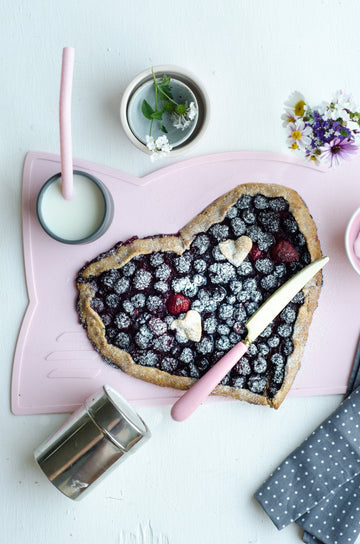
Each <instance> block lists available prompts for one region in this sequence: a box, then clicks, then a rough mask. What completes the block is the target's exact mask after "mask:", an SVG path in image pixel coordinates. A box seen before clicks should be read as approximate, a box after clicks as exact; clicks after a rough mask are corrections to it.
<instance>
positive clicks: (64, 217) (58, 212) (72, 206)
mask: <svg viewBox="0 0 360 544" xmlns="http://www.w3.org/2000/svg"><path fill="white" fill-rule="evenodd" d="M73 179H74V193H73V198H72V199H71V200H66V199H65V198H64V197H63V196H62V193H61V173H59V174H56V175H55V176H52V177H51V178H50V179H48V180H47V181H46V183H45V184H44V185H43V187H42V188H41V190H40V193H39V196H38V198H37V203H36V213H37V216H38V219H39V222H40V224H41V226H42V228H43V229H44V230H45V232H46V233H47V234H48V235H49V236H51V237H52V238H54V239H55V240H57V241H58V242H62V243H64V244H87V243H89V242H93V241H94V240H96V239H97V238H99V237H100V236H102V235H103V234H104V233H105V231H106V230H107V229H108V227H109V226H110V224H111V221H112V218H113V215H114V203H113V199H112V197H111V194H110V192H109V191H108V189H107V188H106V187H105V186H104V185H103V184H102V183H101V181H100V180H98V179H97V178H95V177H94V176H92V175H90V174H88V173H86V172H81V171H79V170H74V175H73Z"/></svg>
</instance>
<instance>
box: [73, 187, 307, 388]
mask: <svg viewBox="0 0 360 544" xmlns="http://www.w3.org/2000/svg"><path fill="white" fill-rule="evenodd" d="M243 235H246V236H248V237H249V238H251V240H252V241H253V247H252V249H251V251H250V253H249V254H248V256H247V257H246V259H245V260H244V261H243V262H242V263H241V264H240V265H239V266H235V265H234V264H232V263H231V262H229V261H228V260H227V259H226V258H225V257H224V255H223V253H222V252H221V251H219V242H222V241H224V240H229V239H230V240H236V239H237V238H238V237H239V236H243ZM115 250H116V247H115V248H113V250H111V251H110V252H109V254H110V253H111V252H114V251H115ZM103 256H104V255H102V257H103ZM309 262H310V254H309V252H308V249H307V246H306V240H305V237H304V236H303V234H302V233H301V232H300V231H299V227H298V225H297V223H296V221H295V219H294V217H293V215H292V214H291V212H290V211H289V204H288V202H287V201H286V200H285V199H284V198H282V197H277V198H269V197H265V196H264V195H261V194H257V195H255V196H250V195H243V196H241V197H240V198H239V199H238V201H237V202H236V203H235V204H234V205H233V206H232V207H231V208H230V209H229V210H228V212H227V214H226V217H225V218H224V220H223V221H222V222H221V223H218V224H215V225H212V226H211V227H210V229H209V230H208V231H207V232H202V233H200V234H198V235H197V236H196V237H195V239H194V240H193V242H192V244H191V246H190V248H189V249H188V250H187V251H185V252H184V253H183V254H182V255H180V256H179V255H177V254H175V253H171V252H158V253H153V254H150V255H138V256H136V257H134V258H133V259H132V260H131V261H130V262H129V263H127V264H126V265H124V266H123V267H122V268H119V269H112V270H109V271H106V272H103V273H102V274H101V275H99V276H96V277H92V278H90V280H84V279H83V278H81V275H80V276H79V280H78V281H90V282H91V286H92V288H93V289H94V291H95V295H94V297H93V298H92V301H91V307H92V309H93V310H94V311H95V312H97V313H98V314H99V316H100V318H101V320H102V322H103V324H104V326H105V335H106V339H107V342H108V343H109V344H111V345H113V346H115V347H117V348H120V349H124V350H126V351H127V352H128V353H129V354H130V355H131V357H132V358H133V360H134V361H135V363H137V364H139V365H143V366H148V367H154V368H157V369H160V370H163V371H165V372H168V373H170V374H173V375H177V376H188V377H192V378H199V377H201V376H202V375H203V374H204V373H205V372H206V371H207V370H208V369H209V368H210V367H211V366H212V365H213V364H214V363H215V362H216V361H218V360H219V359H220V358H221V357H222V356H223V355H224V354H225V353H226V352H227V351H228V350H229V349H230V348H231V347H232V346H234V345H235V344H236V343H237V342H239V341H240V340H242V339H244V338H245V336H246V333H247V331H246V328H245V323H246V321H247V320H248V319H249V317H250V316H251V315H252V314H253V313H254V312H255V311H256V310H257V309H258V308H259V306H260V305H261V304H262V302H263V301H264V300H266V299H267V298H268V297H269V296H270V295H271V294H272V293H273V292H274V291H275V290H276V289H277V288H278V287H279V286H280V285H281V284H282V283H284V282H285V281H286V280H287V279H288V278H289V277H291V276H292V275H293V274H294V273H295V272H297V271H298V270H300V269H301V268H303V267H304V266H305V265H307V264H308V263H309ZM303 303H304V296H303V294H302V293H299V294H298V295H297V296H296V297H294V299H293V300H292V301H291V302H290V303H289V304H288V306H287V307H286V308H285V309H284V310H283V311H282V312H281V313H280V315H279V316H278V317H277V318H276V319H275V320H274V321H273V323H271V324H270V325H269V326H268V327H267V328H266V329H265V330H264V331H263V333H262V334H261V335H260V337H259V338H258V339H257V341H256V342H254V344H252V345H251V346H250V349H249V351H248V353H247V354H246V355H245V356H244V357H243V358H242V359H241V360H240V361H239V362H238V363H237V365H235V367H234V368H233V369H232V370H231V372H230V373H229V374H228V375H227V376H226V377H225V378H224V380H223V381H222V385H227V386H230V387H234V388H243V389H247V390H249V391H251V392H253V393H256V394H258V395H264V396H266V397H268V398H273V397H274V396H275V395H276V393H277V392H278V390H279V389H280V388H281V385H282V383H283V380H284V373H285V366H286V363H287V359H288V357H289V356H290V355H291V353H292V351H293V342H292V335H293V328H294V324H295V321H296V319H297V315H298V310H299V308H300V307H301V305H302V304H303ZM189 309H192V310H196V311H197V312H199V313H200V315H201V323H202V335H201V339H200V341H199V342H194V341H190V340H188V339H187V338H186V337H184V336H182V335H180V334H178V332H177V330H176V329H174V328H172V327H171V324H172V322H173V321H174V319H181V318H182V317H184V316H185V313H186V312H187V311H188V310H189Z"/></svg>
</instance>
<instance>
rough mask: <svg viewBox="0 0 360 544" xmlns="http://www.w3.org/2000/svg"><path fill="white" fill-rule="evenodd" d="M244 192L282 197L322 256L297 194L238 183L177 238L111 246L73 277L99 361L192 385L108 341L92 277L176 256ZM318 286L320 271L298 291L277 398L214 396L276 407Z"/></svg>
mask: <svg viewBox="0 0 360 544" xmlns="http://www.w3.org/2000/svg"><path fill="white" fill-rule="evenodd" d="M244 194H247V195H252V196H254V195H257V194H260V195H264V196H265V197H269V198H274V197H283V198H285V199H286V200H287V202H288V203H289V211H290V212H291V213H292V214H293V216H294V218H295V220H296V222H297V224H298V227H299V230H300V231H301V233H302V234H303V235H304V237H305V239H306V243H307V249H308V252H309V254H310V258H311V261H314V260H316V259H318V258H320V257H321V248H320V243H319V240H318V236H317V230H316V226H315V223H314V221H313V219H312V217H311V215H310V213H309V211H308V209H307V207H306V205H305V203H304V202H303V200H302V199H301V197H300V196H299V195H298V193H297V192H295V191H294V190H292V189H289V188H287V187H284V186H281V185H276V184H263V183H247V184H243V185H239V186H237V187H235V188H234V189H233V190H231V191H229V192H228V193H226V194H224V195H222V196H221V197H220V198H218V199H217V200H215V201H214V202H213V203H211V204H210V205H209V206H208V207H207V208H205V209H204V210H203V211H202V212H201V213H200V214H199V215H197V216H196V217H195V218H194V219H193V220H192V221H190V222H189V223H188V224H187V225H186V226H185V227H184V228H182V229H181V231H180V232H179V234H177V235H172V236H159V237H151V238H144V239H137V238H135V239H133V240H131V241H129V242H127V243H125V244H119V245H118V246H115V248H114V249H113V250H112V251H111V252H109V254H105V255H104V256H100V257H99V258H98V259H96V260H94V261H93V262H91V263H90V264H89V265H87V266H85V267H84V268H83V269H82V270H81V271H80V273H79V276H78V279H77V287H78V290H79V299H78V310H79V315H80V318H81V322H82V323H83V325H84V326H85V327H86V329H87V333H88V337H89V339H90V340H91V342H92V343H93V345H94V346H95V348H96V350H98V351H99V353H100V354H101V355H102V357H103V358H105V359H106V360H108V361H110V362H111V363H113V364H115V365H117V366H119V367H120V368H121V369H122V370H123V371H124V372H126V373H127V374H130V375H132V376H134V377H136V378H140V379H141V380H145V381H148V382H151V383H154V384H156V385H160V386H163V387H174V388H176V389H188V388H189V387H191V385H192V384H193V383H194V381H195V380H194V379H192V378H190V377H185V376H177V375H172V374H170V373H168V372H165V371H163V370H159V369H157V368H154V367H147V366H142V365H139V364H136V363H135V362H134V360H133V359H132V357H131V355H130V354H129V353H128V352H127V351H125V350H123V349H120V348H118V347H116V346H114V345H112V344H110V343H108V342H107V340H106V336H105V326H104V323H103V322H102V320H101V318H100V316H99V314H98V313H97V312H96V311H94V310H93V309H92V308H91V300H92V298H93V296H94V293H95V292H94V289H93V288H92V287H91V279H92V278H94V277H96V276H99V275H100V274H102V273H103V272H105V271H109V270H112V269H117V268H121V267H123V266H124V265H125V264H126V263H128V262H129V261H131V259H133V258H134V257H135V256H138V255H144V254H150V253H155V252H159V251H161V252H168V251H169V252H174V253H176V254H177V255H181V254H182V253H184V251H186V250H187V249H188V248H189V247H190V245H191V243H192V242H193V240H194V238H195V236H196V235H197V234H199V233H204V232H206V231H207V230H208V229H209V228H210V227H211V226H212V225H214V224H215V223H220V222H221V221H223V220H224V218H225V216H226V214H227V212H228V210H229V208H231V207H232V206H233V205H234V204H235V203H236V202H237V200H238V199H239V198H240V197H241V196H242V195H244ZM321 283H322V274H321V272H319V273H318V274H317V275H316V276H315V277H314V278H313V279H312V280H311V281H310V282H308V284H307V285H306V286H305V287H304V289H303V293H304V295H305V302H304V304H303V305H302V306H301V307H300V309H299V312H298V315H297V318H296V321H295V325H294V330H293V334H292V337H291V339H292V341H293V344H294V350H293V352H292V354H291V355H290V356H289V357H288V359H287V364H286V370H285V377H284V380H283V383H282V385H281V387H280V389H279V390H278V392H277V393H276V395H275V396H273V397H271V398H268V397H267V396H266V395H264V394H257V393H253V392H251V391H249V390H247V389H241V388H235V387H230V386H224V385H218V386H217V387H216V388H215V389H214V391H213V394H215V395H225V396H230V397H233V398H236V399H239V400H244V401H247V402H250V403H254V404H262V405H269V406H271V407H274V408H278V407H279V406H280V404H281V403H282V401H283V399H284V398H285V396H286V394H287V393H288V391H289V389H290V387H291V385H292V383H293V380H294V378H295V376H296V373H297V371H298V369H299V367H300V363H301V358H302V355H303V351H304V347H305V343H306V339H307V335H308V330H309V327H310V323H311V320H312V315H313V312H314V310H315V308H316V306H317V304H318V298H319V294H320V288H321Z"/></svg>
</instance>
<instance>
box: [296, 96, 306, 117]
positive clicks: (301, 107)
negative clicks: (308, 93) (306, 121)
mask: <svg viewBox="0 0 360 544" xmlns="http://www.w3.org/2000/svg"><path fill="white" fill-rule="evenodd" d="M305 105H306V104H305V102H304V100H299V102H296V104H295V107H294V113H295V115H297V116H298V117H302V116H303V115H304V113H305Z"/></svg>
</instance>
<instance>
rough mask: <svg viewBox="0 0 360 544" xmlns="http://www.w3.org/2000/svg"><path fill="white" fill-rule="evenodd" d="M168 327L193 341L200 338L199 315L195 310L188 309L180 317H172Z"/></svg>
mask: <svg viewBox="0 0 360 544" xmlns="http://www.w3.org/2000/svg"><path fill="white" fill-rule="evenodd" d="M170 329H172V330H175V331H176V332H177V334H179V335H180V337H182V338H187V339H188V340H192V341H193V342H200V340H201V316H200V314H199V312H197V311H196V310H189V311H188V312H186V314H185V316H184V317H182V318H181V319H174V321H173V322H172V323H171V325H170Z"/></svg>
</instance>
